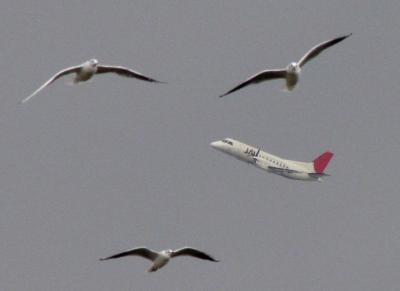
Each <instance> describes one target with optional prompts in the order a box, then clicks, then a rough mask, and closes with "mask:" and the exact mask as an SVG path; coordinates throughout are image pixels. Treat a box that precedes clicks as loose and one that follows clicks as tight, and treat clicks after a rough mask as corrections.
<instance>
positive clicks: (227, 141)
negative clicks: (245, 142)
mask: <svg viewBox="0 0 400 291" xmlns="http://www.w3.org/2000/svg"><path fill="white" fill-rule="evenodd" d="M222 142H223V143H227V144H229V145H233V142H231V141H230V140H227V139H223V140H222Z"/></svg>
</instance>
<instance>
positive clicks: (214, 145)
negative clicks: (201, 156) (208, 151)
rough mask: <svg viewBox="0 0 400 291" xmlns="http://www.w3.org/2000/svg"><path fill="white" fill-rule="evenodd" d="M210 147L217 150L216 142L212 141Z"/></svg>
mask: <svg viewBox="0 0 400 291" xmlns="http://www.w3.org/2000/svg"><path fill="white" fill-rule="evenodd" d="M210 146H212V147H213V148H215V149H216V148H218V141H213V142H212V143H210Z"/></svg>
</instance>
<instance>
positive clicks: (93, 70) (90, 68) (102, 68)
mask: <svg viewBox="0 0 400 291" xmlns="http://www.w3.org/2000/svg"><path fill="white" fill-rule="evenodd" d="M72 73H75V74H76V75H75V78H74V80H73V83H74V84H77V83H80V82H85V81H88V80H89V79H91V78H92V77H93V75H95V74H104V73H116V74H118V75H121V76H124V77H130V78H136V79H139V80H143V81H147V82H155V83H165V82H161V81H157V80H155V79H152V78H150V77H147V76H145V75H142V74H141V73H138V72H135V71H133V70H131V69H129V68H125V67H122V66H109V65H99V62H98V60H96V59H90V60H88V61H86V62H84V63H82V64H80V65H77V66H73V67H69V68H66V69H63V70H61V71H59V72H58V73H57V74H55V75H54V76H52V77H51V78H50V79H49V80H47V81H46V82H45V83H44V84H43V85H42V86H40V87H39V88H38V89H37V90H36V91H35V92H33V93H32V94H31V95H29V96H28V97H26V98H25V99H23V100H22V101H20V103H25V102H27V101H29V100H30V99H31V98H32V97H33V96H35V95H36V94H37V93H39V92H40V91H41V90H43V89H44V88H45V87H47V86H48V85H50V84H51V83H53V82H54V81H56V80H57V79H59V78H61V77H63V76H65V75H68V74H72Z"/></svg>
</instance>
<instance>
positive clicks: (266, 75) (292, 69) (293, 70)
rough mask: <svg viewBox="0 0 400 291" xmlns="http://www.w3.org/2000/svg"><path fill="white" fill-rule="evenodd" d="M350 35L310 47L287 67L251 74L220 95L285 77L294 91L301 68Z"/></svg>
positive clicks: (288, 85) (288, 87)
mask: <svg viewBox="0 0 400 291" xmlns="http://www.w3.org/2000/svg"><path fill="white" fill-rule="evenodd" d="M350 35H352V34H351V33H350V34H348V35H344V36H340V37H337V38H334V39H331V40H328V41H324V42H322V43H320V44H318V45H316V46H314V47H313V48H312V49H310V50H309V51H308V52H307V53H306V54H305V55H304V56H303V57H302V58H301V59H300V60H299V61H298V62H297V63H296V62H292V63H290V64H289V65H288V66H287V67H286V68H285V69H276V70H265V71H261V72H259V73H257V74H255V75H253V76H251V77H250V78H248V79H247V80H246V81H244V82H242V83H241V84H239V85H237V86H236V87H234V88H233V89H231V90H229V91H228V92H226V93H225V94H223V95H220V96H219V97H224V96H226V95H228V94H230V93H232V92H235V91H236V90H239V89H241V88H243V87H245V86H247V85H250V84H257V83H260V82H263V81H268V80H273V79H285V80H286V88H287V90H288V91H292V90H293V89H294V87H295V86H296V84H297V82H298V81H299V76H300V72H301V68H302V67H303V66H304V65H305V64H306V63H307V62H309V61H310V60H311V59H313V58H315V57H316V56H318V55H319V54H320V53H321V52H322V51H324V50H325V49H327V48H329V47H331V46H333V45H335V44H337V43H338V42H341V41H342V40H344V39H346V38H348V37H349V36H350Z"/></svg>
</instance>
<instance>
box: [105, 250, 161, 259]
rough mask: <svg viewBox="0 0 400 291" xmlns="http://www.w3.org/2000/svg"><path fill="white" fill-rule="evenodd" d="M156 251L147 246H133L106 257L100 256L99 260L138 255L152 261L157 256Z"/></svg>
mask: <svg viewBox="0 0 400 291" xmlns="http://www.w3.org/2000/svg"><path fill="white" fill-rule="evenodd" d="M157 255H158V254H157V252H155V251H153V250H150V249H148V248H145V247H141V248H135V249H132V250H128V251H124V252H121V253H118V254H115V255H112V256H109V257H106V258H101V259H100V261H105V260H109V259H117V258H121V257H126V256H140V257H143V258H146V259H149V260H150V261H154V259H155V258H156V257H157Z"/></svg>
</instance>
